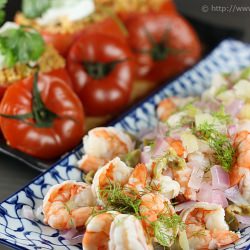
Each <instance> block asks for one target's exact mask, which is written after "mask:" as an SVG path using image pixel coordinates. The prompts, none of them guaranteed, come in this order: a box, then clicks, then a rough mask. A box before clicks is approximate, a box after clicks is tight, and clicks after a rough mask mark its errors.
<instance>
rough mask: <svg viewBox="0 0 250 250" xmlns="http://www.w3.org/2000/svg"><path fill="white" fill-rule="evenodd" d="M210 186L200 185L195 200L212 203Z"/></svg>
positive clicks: (206, 184)
mask: <svg viewBox="0 0 250 250" xmlns="http://www.w3.org/2000/svg"><path fill="white" fill-rule="evenodd" d="M212 195H213V192H212V186H211V185H210V184H208V183H202V184H201V188H200V190H199V192H198V193H197V200H198V201H203V202H208V203H212V201H213V200H212Z"/></svg>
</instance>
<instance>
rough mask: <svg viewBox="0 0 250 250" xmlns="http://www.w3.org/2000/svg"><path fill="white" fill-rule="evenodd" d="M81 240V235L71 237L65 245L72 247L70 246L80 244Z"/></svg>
mask: <svg viewBox="0 0 250 250" xmlns="http://www.w3.org/2000/svg"><path fill="white" fill-rule="evenodd" d="M82 238H83V234H79V235H77V236H75V237H73V238H72V239H70V240H67V244H68V245H72V246H74V245H77V244H80V243H82Z"/></svg>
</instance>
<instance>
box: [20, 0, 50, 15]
mask: <svg viewBox="0 0 250 250" xmlns="http://www.w3.org/2000/svg"><path fill="white" fill-rule="evenodd" d="M52 1H53V0H41V1H38V0H23V1H22V11H23V13H24V15H25V16H26V17H27V18H31V19H33V18H36V17H40V16H42V14H43V13H44V12H45V11H46V10H48V9H49V8H50V7H51V2H52Z"/></svg>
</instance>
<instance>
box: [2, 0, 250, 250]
mask: <svg viewBox="0 0 250 250" xmlns="http://www.w3.org/2000/svg"><path fill="white" fill-rule="evenodd" d="M125 1H126V0H125ZM175 2H176V4H177V6H178V9H179V10H180V11H181V12H182V13H184V14H186V15H188V16H190V17H195V18H198V19H199V20H204V21H206V22H209V23H212V24H216V25H218V26H222V27H230V28H237V29H240V30H242V31H244V36H243V41H246V42H250V27H249V25H250V10H249V11H241V10H238V11H235V12H232V11H231V12H229V10H230V9H229V8H231V6H230V5H229V0H228V1H227V2H226V1H225V0H224V1H220V0H213V1H212V0H210V1H209V0H208V1H206V0H199V1H195V0H176V1H175ZM230 4H232V5H233V6H234V5H237V7H238V6H247V5H248V6H249V8H250V0H246V1H240V0H234V1H230ZM18 5H19V0H9V6H8V8H11V9H10V10H9V14H10V15H11V13H12V12H13V8H17V6H18ZM204 5H205V7H203V6H204ZM216 6H219V7H220V6H221V7H223V6H227V7H228V11H226V10H223V9H222V8H221V9H220V8H218V7H217V11H215V10H216V8H215V7H216ZM219 9H220V10H219ZM222 10H223V12H222ZM204 32H206V30H204ZM39 174H40V173H39V172H38V171H35V170H33V169H31V168H29V167H27V166H26V165H24V164H23V163H20V162H19V161H17V160H14V159H12V158H10V157H7V156H5V155H2V154H0V201H1V200H4V199H5V198H7V197H8V196H9V195H11V194H12V193H14V192H16V191H17V190H19V189H20V188H21V187H22V186H24V185H25V184H27V183H28V182H30V181H31V180H32V179H33V178H34V177H36V176H37V175H39ZM0 249H3V250H4V249H9V248H6V247H4V246H1V245H0Z"/></svg>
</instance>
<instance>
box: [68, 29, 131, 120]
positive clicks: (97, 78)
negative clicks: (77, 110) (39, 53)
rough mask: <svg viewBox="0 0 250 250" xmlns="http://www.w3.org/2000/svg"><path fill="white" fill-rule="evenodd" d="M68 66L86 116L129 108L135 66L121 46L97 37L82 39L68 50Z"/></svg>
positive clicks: (107, 37) (109, 37) (94, 34)
mask: <svg viewBox="0 0 250 250" xmlns="http://www.w3.org/2000/svg"><path fill="white" fill-rule="evenodd" d="M67 65H68V71H69V73H70V75H71V79H72V81H73V85H74V88H75V91H76V93H77V94H78V95H79V97H80V99H81V101H82V103H83V105H84V108H85V110H86V113H87V114H88V115H90V116H102V115H108V114H113V113H117V112H119V110H121V109H122V108H124V106H125V105H126V104H128V102H129V98H130V94H131V89H132V84H133V81H134V75H135V74H134V73H135V63H134V61H133V56H132V53H131V51H130V49H129V48H128V46H127V45H126V44H125V43H124V42H122V41H120V40H119V39H117V38H115V37H112V36H108V35H104V34H100V33H92V34H87V35H83V36H81V38H80V39H79V40H77V41H76V42H75V44H74V45H73V46H72V48H71V49H70V52H69V55H68V59H67Z"/></svg>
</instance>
